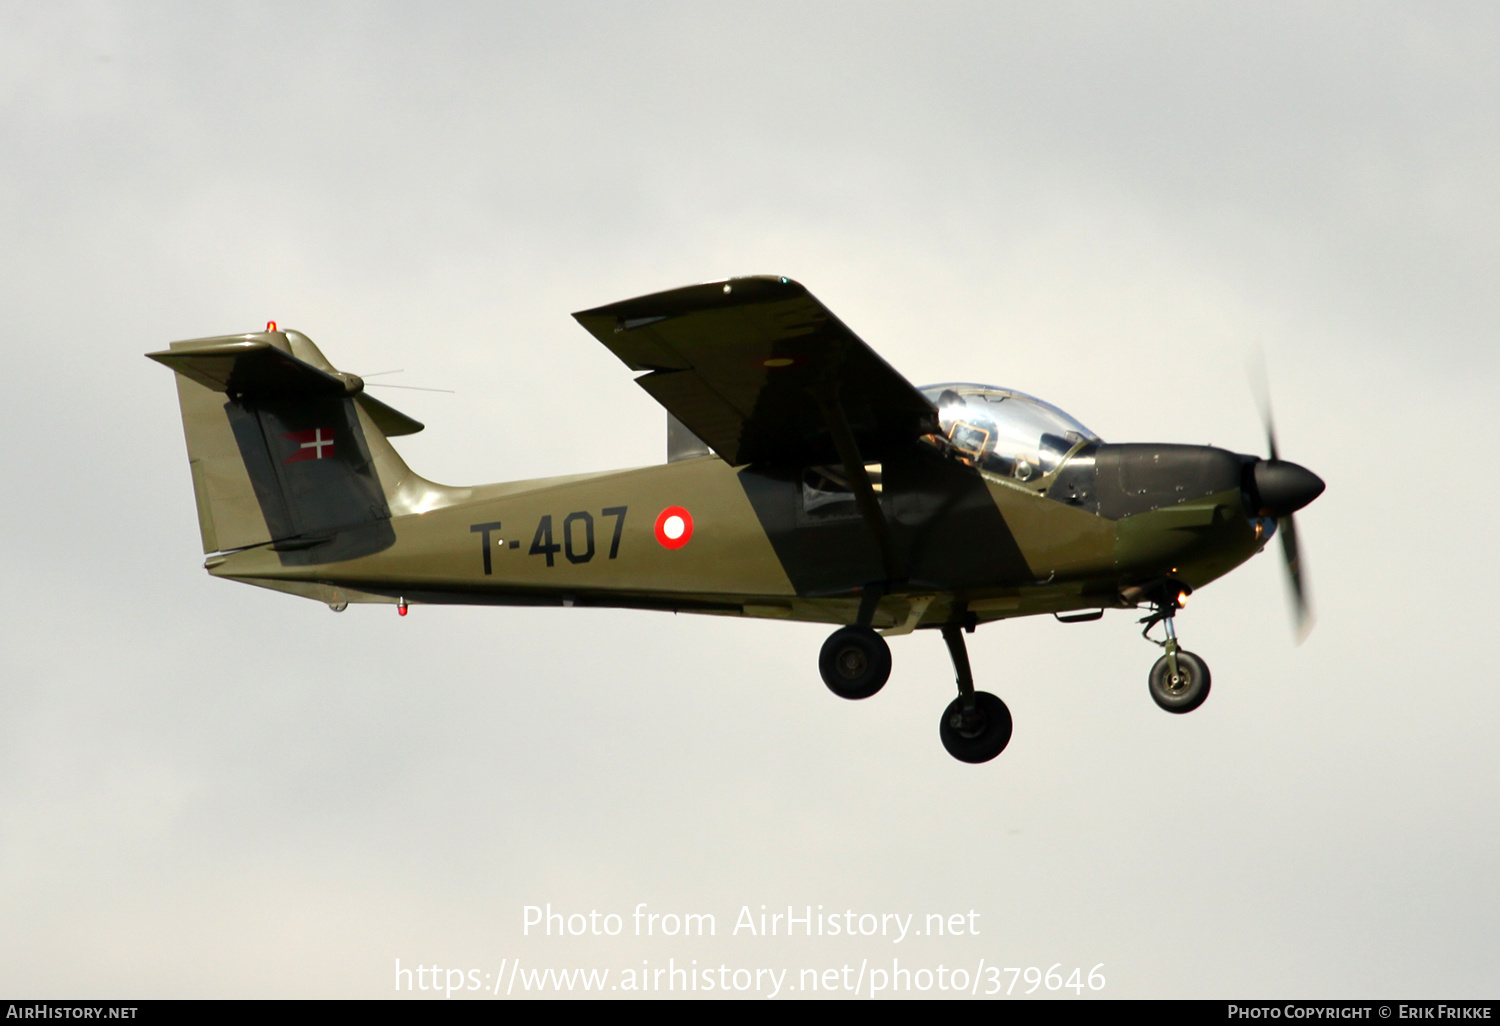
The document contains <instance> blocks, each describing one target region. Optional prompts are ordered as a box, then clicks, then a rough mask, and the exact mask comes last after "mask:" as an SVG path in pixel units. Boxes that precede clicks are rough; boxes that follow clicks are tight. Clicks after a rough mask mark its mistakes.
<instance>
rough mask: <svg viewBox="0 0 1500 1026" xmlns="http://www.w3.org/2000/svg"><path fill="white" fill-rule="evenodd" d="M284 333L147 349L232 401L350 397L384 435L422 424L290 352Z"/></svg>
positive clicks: (359, 384) (349, 378)
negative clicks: (156, 351) (159, 349)
mask: <svg viewBox="0 0 1500 1026" xmlns="http://www.w3.org/2000/svg"><path fill="white" fill-rule="evenodd" d="M290 349H291V344H290V342H289V340H287V336H286V333H283V332H271V331H267V332H260V333H256V334H253V335H229V336H222V337H219V338H206V339H200V340H197V341H193V342H175V343H173V344H172V348H171V349H167V350H163V351H162V352H158V353H147V354H146V355H147V356H149V357H150V358H151V359H153V360H155V361H156V362H157V363H160V364H163V365H165V366H167V367H170V368H172V369H173V370H174V371H176V372H177V373H179V374H181V375H182V376H183V377H185V378H187V379H188V380H190V381H195V382H197V383H198V384H200V385H202V386H203V387H205V388H210V389H213V390H214V391H215V392H224V393H226V394H227V395H228V396H229V397H230V398H231V399H240V398H245V399H250V400H256V399H311V398H328V399H336V398H343V397H345V396H352V397H353V398H354V401H355V402H357V403H358V404H359V406H360V409H362V410H364V411H365V414H366V415H367V416H368V417H369V418H370V419H371V420H373V421H374V422H375V424H376V426H377V427H379V428H380V430H381V431H383V432H384V433H385V434H386V436H387V437H399V436H401V435H413V434H416V433H417V432H418V431H421V430H422V428H423V424H422V422H421V421H419V420H415V419H413V418H411V417H408V416H407V415H406V414H404V413H401V412H400V411H398V410H395V409H392V408H391V407H390V406H387V405H386V404H385V403H383V402H381V401H380V400H379V399H376V398H374V397H373V396H370V395H366V394H365V392H364V387H365V383H364V382H363V381H362V380H361V379H360V378H358V377H357V376H355V375H353V374H344V373H341V372H339V371H336V370H334V369H333V368H332V367H331V366H330V367H328V368H327V369H324V368H322V367H317V366H314V365H313V364H311V363H308V362H307V361H306V360H302V359H299V358H298V357H296V356H294V355H292V353H291V352H290Z"/></svg>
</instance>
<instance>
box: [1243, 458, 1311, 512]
mask: <svg viewBox="0 0 1500 1026" xmlns="http://www.w3.org/2000/svg"><path fill="white" fill-rule="evenodd" d="M1252 480H1253V481H1254V483H1255V496H1256V499H1257V501H1258V503H1259V509H1258V510H1257V512H1259V513H1260V515H1261V516H1266V517H1278V518H1279V517H1286V516H1291V515H1292V514H1293V513H1295V512H1297V510H1299V509H1301V508H1302V507H1303V506H1306V505H1307V504H1308V503H1310V502H1312V501H1313V500H1314V499H1316V498H1317V497H1318V496H1319V495H1322V494H1323V489H1324V488H1325V487H1326V486H1325V485H1324V484H1323V479H1322V478H1321V477H1319V476H1318V475H1317V474H1314V473H1313V472H1312V471H1311V470H1308V469H1307V468H1306V467H1303V466H1300V465H1298V464H1296V463H1290V462H1288V461H1286V460H1259V461H1257V462H1256V464H1255V471H1254V473H1253V475H1252Z"/></svg>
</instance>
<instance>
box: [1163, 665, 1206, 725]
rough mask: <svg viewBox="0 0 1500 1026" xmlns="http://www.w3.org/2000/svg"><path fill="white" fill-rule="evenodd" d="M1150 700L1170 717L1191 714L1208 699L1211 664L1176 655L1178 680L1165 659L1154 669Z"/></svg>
mask: <svg viewBox="0 0 1500 1026" xmlns="http://www.w3.org/2000/svg"><path fill="white" fill-rule="evenodd" d="M1150 682H1151V698H1152V700H1153V701H1155V702H1156V704H1157V705H1159V706H1161V707H1162V708H1163V709H1165V710H1166V711H1167V712H1169V713H1189V712H1192V711H1193V710H1194V709H1196V708H1198V707H1199V706H1200V705H1202V704H1203V701H1204V699H1206V698H1208V685H1209V675H1208V664H1207V663H1205V662H1204V661H1203V660H1202V659H1199V658H1198V657H1197V656H1195V655H1193V653H1191V652H1178V653H1177V676H1176V677H1175V678H1174V677H1173V676H1172V664H1171V663H1169V662H1167V657H1166V656H1162V657H1161V658H1160V659H1158V660H1157V661H1156V665H1155V666H1153V667H1151V677H1150Z"/></svg>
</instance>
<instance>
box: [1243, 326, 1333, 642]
mask: <svg viewBox="0 0 1500 1026" xmlns="http://www.w3.org/2000/svg"><path fill="white" fill-rule="evenodd" d="M1249 370H1250V379H1251V386H1252V387H1253V388H1254V389H1255V393H1256V401H1257V404H1258V405H1259V406H1260V416H1261V422H1262V423H1263V424H1265V428H1266V449H1267V450H1268V452H1269V454H1270V457H1269V460H1268V461H1263V462H1261V463H1258V464H1256V469H1255V472H1254V475H1253V480H1254V481H1255V483H1256V485H1257V491H1258V492H1259V493H1260V495H1261V501H1262V504H1263V506H1268V507H1270V508H1266V509H1263V510H1262V511H1261V512H1262V513H1263V514H1270V515H1273V516H1275V517H1276V530H1277V533H1278V534H1280V535H1281V560H1282V567H1283V570H1284V571H1285V573H1286V583H1287V588H1288V589H1289V590H1290V597H1291V606H1292V625H1293V629H1294V630H1295V632H1296V638H1297V644H1299V645H1300V644H1302V642H1303V641H1305V640H1306V639H1307V635H1308V634H1309V633H1310V632H1311V631H1312V628H1313V623H1314V621H1315V617H1314V616H1313V610H1312V600H1311V598H1310V596H1309V593H1308V588H1307V582H1306V581H1305V580H1304V578H1303V576H1302V549H1301V546H1300V545H1299V543H1298V540H1297V519H1296V517H1295V516H1294V515H1293V510H1296V509H1301V508H1302V507H1303V506H1305V505H1307V504H1308V503H1309V502H1311V501H1312V500H1313V499H1315V498H1317V497H1318V495H1319V494H1321V493H1322V491H1323V482H1322V480H1321V479H1319V478H1318V476H1317V475H1316V474H1314V473H1312V472H1311V471H1309V470H1307V469H1305V468H1303V467H1299V466H1298V465H1297V464H1295V463H1283V462H1282V461H1281V457H1280V455H1279V453H1278V450H1277V447H1276V426H1275V423H1274V422H1273V420H1272V418H1271V389H1270V385H1269V383H1268V381H1267V377H1266V361H1265V354H1264V353H1262V352H1261V351H1260V350H1259V349H1257V350H1256V351H1255V354H1254V355H1253V356H1252V357H1251V361H1250V367H1249ZM1283 509H1284V510H1285V511H1286V512H1284V513H1283V512H1281V510H1283Z"/></svg>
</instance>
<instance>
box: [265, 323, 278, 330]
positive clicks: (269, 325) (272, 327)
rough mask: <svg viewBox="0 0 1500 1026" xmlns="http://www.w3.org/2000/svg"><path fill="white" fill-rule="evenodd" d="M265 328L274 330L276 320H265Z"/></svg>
mask: <svg viewBox="0 0 1500 1026" xmlns="http://www.w3.org/2000/svg"><path fill="white" fill-rule="evenodd" d="M266 330H267V331H275V330H276V322H275V321H267V322H266Z"/></svg>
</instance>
